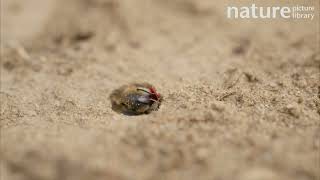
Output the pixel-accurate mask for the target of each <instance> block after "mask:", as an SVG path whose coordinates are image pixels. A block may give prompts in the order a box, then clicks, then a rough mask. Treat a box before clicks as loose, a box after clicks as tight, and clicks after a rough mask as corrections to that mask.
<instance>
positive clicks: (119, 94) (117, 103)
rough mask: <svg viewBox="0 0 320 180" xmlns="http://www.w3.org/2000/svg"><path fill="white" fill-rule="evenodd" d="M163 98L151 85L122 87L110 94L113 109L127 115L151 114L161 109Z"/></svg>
mask: <svg viewBox="0 0 320 180" xmlns="http://www.w3.org/2000/svg"><path fill="white" fill-rule="evenodd" d="M162 99H163V98H162V96H161V95H160V94H159V93H158V92H157V91H156V89H155V88H154V86H152V85H151V84H149V83H133V84H129V85H124V86H121V87H120V88H118V89H116V90H114V91H113V92H112V93H111V94H110V100H111V105H112V109H113V110H114V111H116V112H118V113H122V114H125V115H141V114H149V113H150V112H151V111H156V110H158V109H159V107H160V104H161V102H162Z"/></svg>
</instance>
